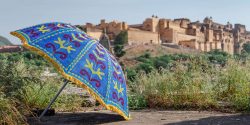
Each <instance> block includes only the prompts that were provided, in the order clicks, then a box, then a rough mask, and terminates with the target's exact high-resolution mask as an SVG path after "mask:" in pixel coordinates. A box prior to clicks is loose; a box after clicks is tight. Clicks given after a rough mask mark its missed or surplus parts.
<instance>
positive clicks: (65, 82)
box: [39, 80, 68, 119]
mask: <svg viewBox="0 0 250 125" xmlns="http://www.w3.org/2000/svg"><path fill="white" fill-rule="evenodd" d="M67 84H68V81H67V80H65V81H64V84H63V85H62V87H61V88H60V90H59V91H58V92H57V93H56V95H55V97H54V98H53V99H52V100H51V101H50V103H49V105H48V106H47V108H46V109H45V110H44V111H43V112H42V114H41V115H40V116H39V119H41V118H42V117H43V116H44V115H45V113H46V112H47V111H48V109H49V108H50V107H51V105H52V104H53V103H54V102H55V101H56V99H57V97H58V96H59V94H60V93H61V92H62V90H63V89H64V88H65V86H66V85H67Z"/></svg>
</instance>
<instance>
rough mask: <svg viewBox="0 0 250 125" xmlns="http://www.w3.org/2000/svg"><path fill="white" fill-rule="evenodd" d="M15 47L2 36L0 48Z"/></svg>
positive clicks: (0, 37)
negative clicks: (5, 46)
mask: <svg viewBox="0 0 250 125" xmlns="http://www.w3.org/2000/svg"><path fill="white" fill-rule="evenodd" d="M4 45H13V44H12V43H11V42H10V41H9V40H8V39H7V38H5V37H3V36H0V46H4Z"/></svg>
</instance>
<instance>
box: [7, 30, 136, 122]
mask: <svg viewBox="0 0 250 125" xmlns="http://www.w3.org/2000/svg"><path fill="white" fill-rule="evenodd" d="M10 34H11V35H13V36H16V37H18V38H19V39H21V41H22V43H23V46H24V47H25V48H27V49H29V50H32V51H35V52H36V53H38V54H39V55H41V56H43V57H44V58H45V59H47V60H48V61H49V62H51V63H52V64H53V66H54V67H55V68H56V69H57V70H58V72H59V73H60V74H62V76H63V77H65V78H66V79H67V80H70V81H72V82H74V83H76V84H77V85H79V86H80V87H83V88H84V89H86V90H87V91H88V92H89V94H90V95H92V96H93V97H94V98H95V99H96V100H98V101H99V102H100V104H101V105H103V106H104V107H106V108H107V109H108V110H111V111H114V112H117V113H118V114H119V115H121V116H123V117H124V119H126V120H130V119H131V118H130V115H129V116H126V114H125V113H123V112H122V111H121V110H120V109H118V108H117V107H115V106H113V105H108V104H105V103H104V101H103V100H102V98H100V97H99V96H98V95H97V94H96V93H95V92H94V91H93V90H92V89H90V88H89V87H88V86H86V85H85V84H82V82H81V81H80V80H78V79H76V78H74V77H72V76H70V75H68V74H67V73H65V72H64V71H63V70H62V68H61V67H60V66H59V64H57V63H56V62H55V61H54V60H53V59H52V58H50V57H49V56H48V55H47V54H46V53H44V52H43V51H41V50H40V49H37V48H36V47H33V46H30V45H29V44H28V42H27V40H26V38H25V37H24V36H23V35H22V34H20V33H18V32H11V33H10Z"/></svg>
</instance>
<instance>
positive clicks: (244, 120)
mask: <svg viewBox="0 0 250 125" xmlns="http://www.w3.org/2000/svg"><path fill="white" fill-rule="evenodd" d="M131 116H132V119H131V120H129V121H125V120H124V119H123V118H122V117H121V116H119V115H117V114H116V113H113V112H110V111H107V110H102V111H98V112H96V111H91V112H77V113H65V112H64V113H61V112H59V113H57V114H56V115H55V116H48V117H44V118H43V119H42V120H41V121H40V122H39V121H38V120H37V119H36V118H28V121H29V123H30V125H93V124H104V125H249V124H250V115H249V114H231V113H220V112H208V111H201V112H199V111H156V110H140V111H131Z"/></svg>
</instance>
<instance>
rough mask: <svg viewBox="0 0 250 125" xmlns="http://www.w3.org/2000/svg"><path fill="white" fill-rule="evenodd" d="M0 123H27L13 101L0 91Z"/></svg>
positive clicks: (17, 124) (7, 124) (11, 124)
mask: <svg viewBox="0 0 250 125" xmlns="http://www.w3.org/2000/svg"><path fill="white" fill-rule="evenodd" d="M0 124H1V125H21V124H27V123H26V119H25V118H24V117H23V116H22V114H21V113H20V112H19V111H18V109H17V108H16V104H15V101H13V99H9V98H7V97H6V96H5V94H4V93H3V92H0Z"/></svg>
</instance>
